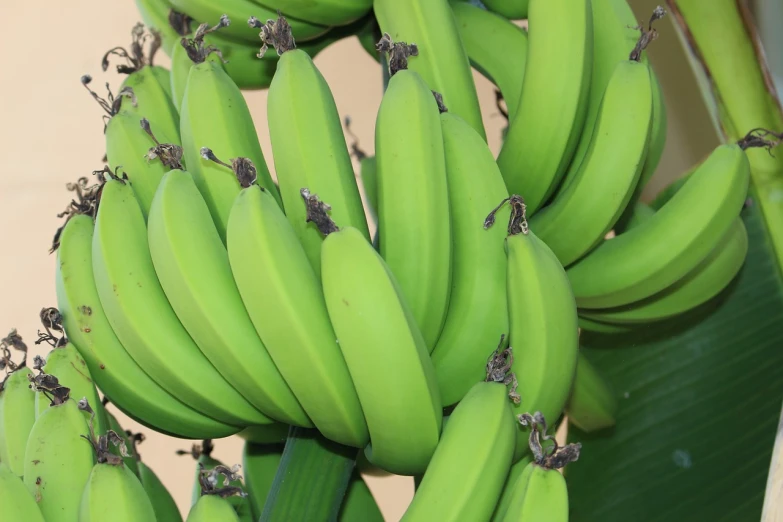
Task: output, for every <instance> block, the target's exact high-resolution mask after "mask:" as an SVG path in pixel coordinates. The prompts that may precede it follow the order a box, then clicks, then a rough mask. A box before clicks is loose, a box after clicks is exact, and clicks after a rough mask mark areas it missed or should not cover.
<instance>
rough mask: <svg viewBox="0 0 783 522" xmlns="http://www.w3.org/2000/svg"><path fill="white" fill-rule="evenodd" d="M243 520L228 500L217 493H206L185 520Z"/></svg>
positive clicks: (208, 521)
mask: <svg viewBox="0 0 783 522" xmlns="http://www.w3.org/2000/svg"><path fill="white" fill-rule="evenodd" d="M217 521H219V522H241V520H240V518H239V517H238V516H237V513H236V511H234V507H233V506H232V505H231V504H229V503H228V500H227V499H225V498H222V497H219V496H217V495H204V496H202V497H200V498H199V499H198V502H196V503H195V504H194V505H193V507H192V508H191V509H190V512H189V513H188V518H187V519H186V521H185V522H217Z"/></svg>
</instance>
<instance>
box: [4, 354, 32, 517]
mask: <svg viewBox="0 0 783 522" xmlns="http://www.w3.org/2000/svg"><path fill="white" fill-rule="evenodd" d="M31 375H33V372H32V371H31V370H30V369H29V368H28V367H26V366H22V367H21V368H18V369H17V370H15V371H13V372H11V373H10V374H8V375H7V376H6V378H5V380H4V381H3V382H2V385H0V462H2V463H3V464H5V465H6V466H7V467H8V469H9V470H10V471H11V472H12V473H13V474H14V475H16V476H17V477H22V476H23V475H24V452H25V447H26V446H27V439H28V436H29V435H30V430H32V428H33V424H34V423H35V417H36V415H35V412H36V410H35V401H36V395H37V394H36V393H35V392H34V391H33V390H31V389H30V381H29V380H28V376H31ZM0 505H3V504H0Z"/></svg>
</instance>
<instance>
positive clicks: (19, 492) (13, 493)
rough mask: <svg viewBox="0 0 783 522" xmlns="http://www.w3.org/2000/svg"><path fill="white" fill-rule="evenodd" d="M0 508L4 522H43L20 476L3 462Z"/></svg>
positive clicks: (0, 480)
mask: <svg viewBox="0 0 783 522" xmlns="http://www.w3.org/2000/svg"><path fill="white" fill-rule="evenodd" d="M0 506H3V519H4V520H11V521H20V522H22V521H24V522H45V521H44V517H43V515H42V514H41V510H40V509H38V505H37V504H36V502H35V499H33V497H32V495H30V492H29V491H28V490H27V488H26V487H25V485H24V482H22V479H21V476H19V475H17V474H16V473H15V472H13V471H11V468H9V467H8V465H7V464H6V462H5V461H3V462H0Z"/></svg>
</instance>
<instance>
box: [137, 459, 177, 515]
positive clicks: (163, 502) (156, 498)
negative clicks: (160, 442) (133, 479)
mask: <svg viewBox="0 0 783 522" xmlns="http://www.w3.org/2000/svg"><path fill="white" fill-rule="evenodd" d="M138 467H139V480H140V481H141V485H142V487H143V488H144V491H145V492H146V493H147V497H148V498H149V500H150V503H151V504H152V509H153V511H155V521H156V522H182V515H181V514H180V512H179V508H178V507H177V504H176V502H174V497H172V496H171V493H170V492H169V490H168V489H166V486H165V485H164V484H163V482H161V481H160V479H159V478H158V476H157V475H156V474H155V472H154V471H152V469H150V467H149V466H147V465H146V464H145V463H144V462H142V461H139V462H138Z"/></svg>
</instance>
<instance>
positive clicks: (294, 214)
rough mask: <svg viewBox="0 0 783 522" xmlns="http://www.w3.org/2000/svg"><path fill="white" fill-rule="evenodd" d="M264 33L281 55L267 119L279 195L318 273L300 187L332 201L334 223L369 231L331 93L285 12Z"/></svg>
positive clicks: (314, 233) (315, 234)
mask: <svg viewBox="0 0 783 522" xmlns="http://www.w3.org/2000/svg"><path fill="white" fill-rule="evenodd" d="M261 29H262V34H263V35H264V36H265V37H267V38H268V39H270V40H271V41H274V43H275V47H276V49H277V52H278V53H281V54H280V59H279V60H278V63H277V71H276V72H275V76H274V78H273V80H272V84H271V85H270V86H269V97H268V99H267V114H268V116H267V118H268V122H269V137H270V140H271V142H272V153H273V156H274V162H275V172H276V173H277V181H278V184H279V186H280V195H281V196H282V198H283V204H284V205H285V209H286V216H287V217H288V220H289V222H290V223H291V226H292V227H293V229H294V232H295V233H296V236H297V237H298V238H299V241H300V242H301V243H302V246H304V249H305V252H306V253H307V257H308V259H309V260H310V263H311V264H312V265H313V268H314V269H315V272H316V274H320V264H321V243H322V242H323V237H322V236H321V234H320V232H319V231H318V227H316V226H315V224H314V223H311V222H308V221H307V219H306V217H307V216H306V210H307V209H306V207H305V205H304V204H303V202H302V196H301V193H300V191H301V190H302V188H304V187H307V188H308V189H309V190H311V191H312V192H313V193H315V194H318V196H319V197H321V198H322V199H323V200H324V201H328V202H329V204H330V205H331V206H332V212H331V214H330V216H331V218H332V219H333V220H334V221H335V222H336V223H337V225H338V226H351V227H353V228H356V229H357V230H360V231H361V232H362V233H363V234H364V235H365V237H367V239H368V240H369V238H370V232H369V229H368V227H367V219H366V217H365V214H364V208H363V207H362V199H361V195H360V194H359V188H358V186H357V184H356V178H355V177H354V173H353V166H352V165H351V157H350V154H349V152H348V147H347V146H346V143H345V136H344V134H343V130H342V126H341V120H340V116H339V114H338V112H337V106H336V105H335V102H334V98H333V97H332V92H331V90H330V89H329V85H328V84H327V83H326V80H325V79H324V77H323V75H322V74H321V73H320V71H319V70H318V68H317V67H316V66H315V64H314V63H313V60H312V58H310V56H309V55H308V54H307V53H306V52H305V51H302V50H300V49H296V48H294V47H293V38H292V36H291V33H290V28H289V27H288V26H287V24H286V20H285V18H283V17H280V18H278V19H277V20H276V21H274V22H270V23H268V24H267V25H264V26H263V27H262V28H261Z"/></svg>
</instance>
